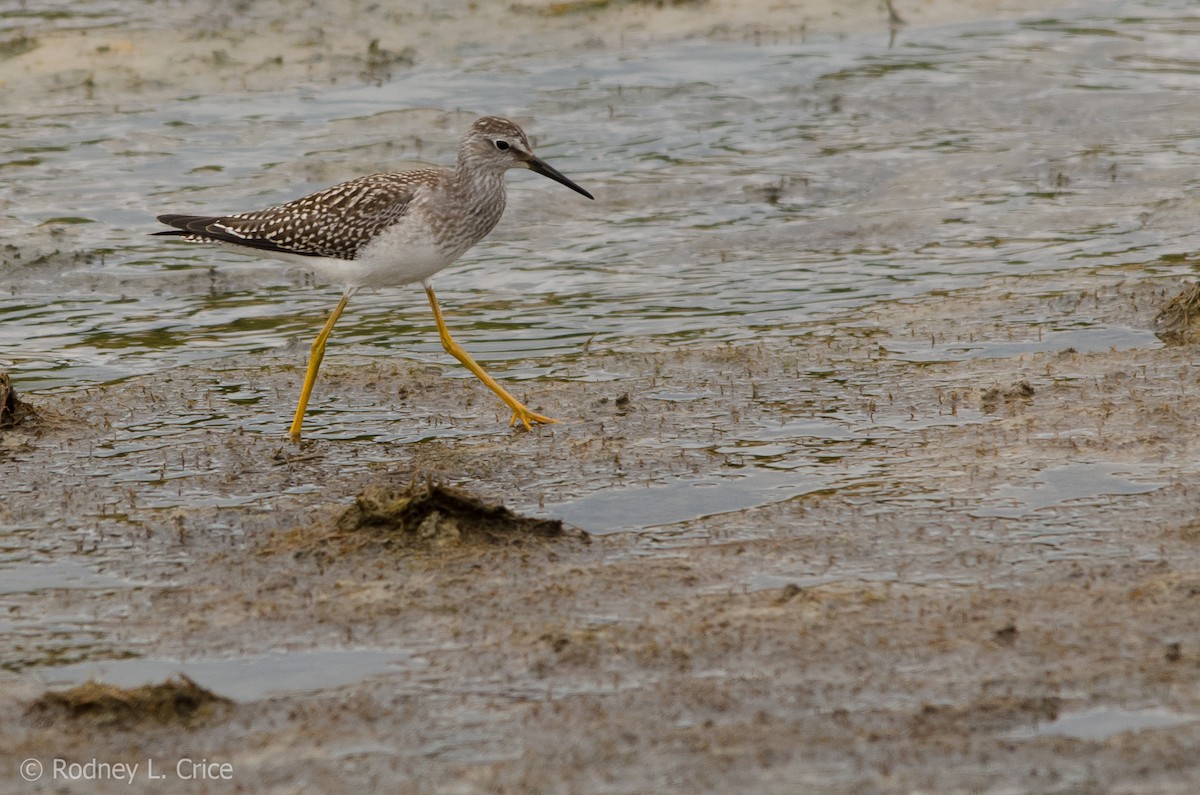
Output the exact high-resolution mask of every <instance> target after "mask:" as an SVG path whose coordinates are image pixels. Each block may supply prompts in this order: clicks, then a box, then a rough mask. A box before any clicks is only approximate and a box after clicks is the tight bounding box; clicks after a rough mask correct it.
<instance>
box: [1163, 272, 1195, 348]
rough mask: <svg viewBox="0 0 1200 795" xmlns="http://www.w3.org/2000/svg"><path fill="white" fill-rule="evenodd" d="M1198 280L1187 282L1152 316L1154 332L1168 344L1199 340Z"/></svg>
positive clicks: (1181, 343) (1183, 343) (1185, 343)
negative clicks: (1192, 282) (1187, 283)
mask: <svg viewBox="0 0 1200 795" xmlns="http://www.w3.org/2000/svg"><path fill="white" fill-rule="evenodd" d="M1197 320H1200V282H1197V283H1196V284H1189V285H1188V286H1187V287H1185V288H1183V290H1181V291H1180V292H1179V293H1178V294H1176V295H1175V296H1174V297H1173V298H1171V299H1170V300H1168V301H1167V302H1166V303H1165V304H1163V308H1162V309H1161V310H1159V313H1158V315H1157V316H1156V317H1155V318H1154V333H1155V334H1156V335H1157V336H1158V338H1159V339H1160V340H1162V341H1163V342H1165V343H1167V344H1168V345H1187V344H1189V343H1194V342H1200V329H1197V325H1198V324H1197V322H1196V321H1197Z"/></svg>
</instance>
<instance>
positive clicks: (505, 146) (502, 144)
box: [496, 138, 508, 152]
mask: <svg viewBox="0 0 1200 795" xmlns="http://www.w3.org/2000/svg"><path fill="white" fill-rule="evenodd" d="M496 148H497V149H499V150H500V151H501V152H503V151H504V150H505V149H508V141H505V140H504V139H503V138H501V139H498V140H497V141H496Z"/></svg>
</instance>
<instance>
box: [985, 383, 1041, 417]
mask: <svg viewBox="0 0 1200 795" xmlns="http://www.w3.org/2000/svg"><path fill="white" fill-rule="evenodd" d="M1033 393H1034V390H1033V385H1032V384H1030V383H1029V382H1028V381H1018V382H1017V383H1015V384H1013V385H1012V386H1011V387H1009V388H1008V389H1001V388H1000V387H998V386H994V387H992V388H991V389H988V390H985V391H984V393H983V396H982V398H981V399H980V408H981V409H982V410H983V412H984V413H985V414H994V413H995V412H997V411H999V410H1000V409H1001V408H1002V407H1008V406H1019V405H1021V403H1023V402H1024V401H1027V400H1029V399H1030V398H1032V397H1033Z"/></svg>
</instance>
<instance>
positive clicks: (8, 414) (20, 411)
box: [0, 373, 38, 430]
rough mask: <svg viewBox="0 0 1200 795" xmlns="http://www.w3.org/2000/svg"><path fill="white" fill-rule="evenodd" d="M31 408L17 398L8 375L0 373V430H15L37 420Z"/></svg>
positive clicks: (35, 413)
mask: <svg viewBox="0 0 1200 795" xmlns="http://www.w3.org/2000/svg"><path fill="white" fill-rule="evenodd" d="M37 416H38V415H37V412H36V411H34V408H33V406H31V405H29V404H28V403H26V402H25V401H23V400H21V399H20V398H19V397H17V390H15V389H13V385H12V380H11V379H10V378H9V377H8V373H0V430H7V429H9V428H16V427H18V426H19V425H21V424H22V423H26V422H31V421H33V420H36V419H37Z"/></svg>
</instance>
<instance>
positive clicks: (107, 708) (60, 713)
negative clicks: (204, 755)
mask: <svg viewBox="0 0 1200 795" xmlns="http://www.w3.org/2000/svg"><path fill="white" fill-rule="evenodd" d="M232 704H233V702H232V701H230V700H229V699H227V698H223V697H222V696H218V695H216V694H215V693H212V692H211V691H209V690H206V689H204V688H203V687H200V685H198V684H196V683H195V682H193V681H192V680H191V679H189V678H187V677H186V676H184V675H182V674H180V675H179V676H176V677H172V678H170V679H167V680H166V681H165V682H162V683H161V684H157V685H143V686H141V687H133V688H124V687H116V686H115V685H107V684H104V683H102V682H84V683H83V684H81V685H78V686H76V687H72V688H70V689H69V690H57V691H50V692H47V693H46V694H44V695H42V696H41V697H40V698H38V699H36V700H34V701H33V702H32V703H30V705H29V707H28V708H27V709H26V710H25V714H26V716H28V717H31V718H33V719H34V720H35V721H36V722H38V723H40V724H43V725H47V726H49V725H52V724H55V723H59V722H61V721H77V722H80V723H86V724H90V725H94V726H103V727H106V728H130V727H133V726H136V725H139V724H143V723H157V724H161V725H172V724H175V725H184V726H193V725H196V724H198V723H201V722H204V721H206V720H208V719H211V718H213V717H215V716H216V715H217V714H218V713H219V712H221V711H223V710H224V708H226V707H227V706H229V705H232Z"/></svg>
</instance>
